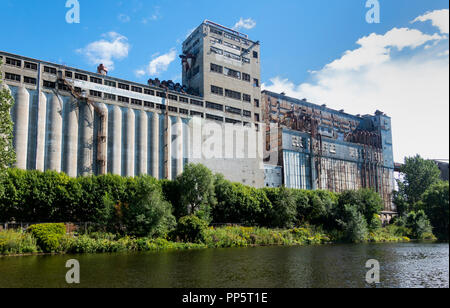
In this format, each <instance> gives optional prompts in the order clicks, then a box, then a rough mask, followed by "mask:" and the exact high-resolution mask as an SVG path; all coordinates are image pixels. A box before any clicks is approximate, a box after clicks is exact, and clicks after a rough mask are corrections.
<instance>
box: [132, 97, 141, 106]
mask: <svg viewBox="0 0 450 308" xmlns="http://www.w3.org/2000/svg"><path fill="white" fill-rule="evenodd" d="M131 104H133V105H139V106H142V101H141V100H140V99H134V98H132V99H131Z"/></svg>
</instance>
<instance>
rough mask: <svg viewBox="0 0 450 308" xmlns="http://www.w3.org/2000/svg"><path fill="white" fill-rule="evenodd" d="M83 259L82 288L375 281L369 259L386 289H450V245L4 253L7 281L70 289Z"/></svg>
mask: <svg viewBox="0 0 450 308" xmlns="http://www.w3.org/2000/svg"><path fill="white" fill-rule="evenodd" d="M69 259H77V260H78V261H79V262H80V267H81V284H80V285H79V287H113V288H115V287H138V288H161V287H177V288H178V287H179V288H210V287H215V288H247V287H248V288H285V287H293V288H311V287H326V288H328V287H338V288H347V287H368V285H366V283H365V275H366V271H367V269H366V268H365V263H366V261H367V260H369V259H376V260H378V261H379V262H380V265H381V284H380V285H379V286H380V287H390V288H396V287H419V288H422V287H445V288H448V287H449V245H448V244H431V243H430V244H427V243H405V244H379V245H369V244H364V245H331V246H310V247H267V248H238V249H210V250H197V251H174V252H162V253H136V254H97V255H64V256H33V257H7V258H0V287H68V285H67V284H66V283H65V275H66V271H67V270H68V269H66V268H65V263H66V261H67V260H69Z"/></svg>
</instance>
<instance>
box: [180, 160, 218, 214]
mask: <svg viewBox="0 0 450 308" xmlns="http://www.w3.org/2000/svg"><path fill="white" fill-rule="evenodd" d="M176 182H177V185H178V187H179V189H180V202H181V204H182V206H184V207H185V208H186V209H187V212H188V214H189V215H192V214H197V215H198V216H203V218H205V219H209V211H210V210H211V207H213V206H215V205H216V203H217V200H216V197H215V191H214V176H213V174H212V172H211V170H209V169H208V168H206V167H205V166H203V165H201V164H189V165H187V166H186V167H185V169H184V172H183V174H181V175H179V176H178V177H177V179H176Z"/></svg>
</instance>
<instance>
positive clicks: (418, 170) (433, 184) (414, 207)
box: [394, 155, 450, 241]
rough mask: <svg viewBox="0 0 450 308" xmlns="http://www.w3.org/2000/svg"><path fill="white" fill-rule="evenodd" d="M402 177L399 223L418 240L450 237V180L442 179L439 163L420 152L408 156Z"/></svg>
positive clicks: (396, 199)
mask: <svg viewBox="0 0 450 308" xmlns="http://www.w3.org/2000/svg"><path fill="white" fill-rule="evenodd" d="M400 171H401V172H402V174H403V176H404V177H403V179H401V180H399V181H398V186H399V190H398V191H397V192H395V193H394V203H395V204H396V206H397V209H398V212H399V215H400V218H399V219H397V221H396V224H397V225H398V226H400V227H405V228H407V229H409V231H410V236H412V237H414V238H417V239H424V238H425V239H429V238H434V236H433V233H434V234H435V235H436V236H437V237H438V239H439V240H442V241H448V239H449V228H448V227H449V216H450V215H449V183H448V181H442V180H441V179H440V170H439V168H438V167H437V165H436V164H435V163H434V162H432V161H428V160H425V159H423V158H421V157H420V156H419V155H417V156H415V157H410V158H406V159H405V164H404V165H403V166H402V168H401V170H400Z"/></svg>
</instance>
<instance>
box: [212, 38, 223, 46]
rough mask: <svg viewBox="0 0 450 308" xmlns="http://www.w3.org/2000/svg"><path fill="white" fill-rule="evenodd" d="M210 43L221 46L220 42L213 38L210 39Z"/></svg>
mask: <svg viewBox="0 0 450 308" xmlns="http://www.w3.org/2000/svg"><path fill="white" fill-rule="evenodd" d="M210 42H211V44H222V40H221V39H218V38H215V37H211V40H210Z"/></svg>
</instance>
